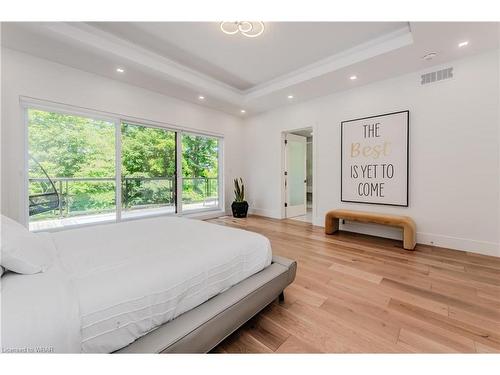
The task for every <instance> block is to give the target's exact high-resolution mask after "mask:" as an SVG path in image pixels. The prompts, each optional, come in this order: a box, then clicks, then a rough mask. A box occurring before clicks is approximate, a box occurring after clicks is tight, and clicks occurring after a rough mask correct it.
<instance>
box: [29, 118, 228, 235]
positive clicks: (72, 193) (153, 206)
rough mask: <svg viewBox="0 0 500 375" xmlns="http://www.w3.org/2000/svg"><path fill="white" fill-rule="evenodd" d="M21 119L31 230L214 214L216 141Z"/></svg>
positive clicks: (119, 126)
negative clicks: (159, 216) (24, 133)
mask: <svg viewBox="0 0 500 375" xmlns="http://www.w3.org/2000/svg"><path fill="white" fill-rule="evenodd" d="M27 118H28V138H29V139H28V148H29V149H28V152H29V171H28V206H29V224H30V229H31V230H45V229H50V228H57V227H64V226H70V225H80V224H87V223H95V222H102V221H114V220H121V219H127V218H132V217H139V216H147V215H152V214H155V215H157V214H175V213H182V212H195V211H198V210H210V209H218V208H220V205H221V198H220V190H221V189H220V187H219V184H220V181H219V176H220V173H219V169H220V139H219V138H217V137H211V136H206V135H199V134H192V133H184V132H183V131H180V130H172V129H166V128H163V127H152V126H148V125H145V124H137V123H131V122H126V121H120V119H109V120H99V119H98V116H96V117H95V118H92V116H89V117H83V116H76V115H71V114H63V113H58V112H49V111H43V110H38V109H28V110H27ZM178 159H179V160H178ZM179 187H180V188H179ZM178 195H179V196H178ZM181 202H182V204H181Z"/></svg>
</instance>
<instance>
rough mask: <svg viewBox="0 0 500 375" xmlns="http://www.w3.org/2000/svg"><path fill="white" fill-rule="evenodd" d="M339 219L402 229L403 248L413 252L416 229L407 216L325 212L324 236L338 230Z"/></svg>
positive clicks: (358, 212)
mask: <svg viewBox="0 0 500 375" xmlns="http://www.w3.org/2000/svg"><path fill="white" fill-rule="evenodd" d="M339 219H344V220H350V221H359V222H362V223H375V224H383V225H389V226H391V227H399V228H403V248H405V249H406V250H413V249H414V248H415V245H416V244H417V240H416V235H417V227H416V225H415V222H414V221H413V219H412V218H411V217H408V216H400V215H387V214H379V213H374V212H363V211H354V210H332V211H329V212H327V214H326V216H325V233H326V234H333V233H335V232H336V231H338V230H339Z"/></svg>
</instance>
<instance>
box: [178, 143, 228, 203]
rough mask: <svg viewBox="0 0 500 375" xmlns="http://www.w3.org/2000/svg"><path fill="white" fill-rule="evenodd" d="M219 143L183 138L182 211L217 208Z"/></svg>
mask: <svg viewBox="0 0 500 375" xmlns="http://www.w3.org/2000/svg"><path fill="white" fill-rule="evenodd" d="M218 156H219V140H218V139H217V138H213V137H206V136H199V135H189V134H183V135H182V207H183V210H184V211H189V210H197V209H203V208H210V207H218V206H219V178H218V176H219V165H218V161H219V157H218Z"/></svg>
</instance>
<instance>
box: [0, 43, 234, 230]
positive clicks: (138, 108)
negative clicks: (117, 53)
mask: <svg viewBox="0 0 500 375" xmlns="http://www.w3.org/2000/svg"><path fill="white" fill-rule="evenodd" d="M20 96H28V97H33V98H37V99H43V100H48V101H54V102H60V103H64V104H68V105H73V106H79V107H85V108H89V109H93V110H98V111H105V112H112V113H116V114H121V115H125V116H130V117H136V118H143V119H147V120H150V121H158V122H162V123H169V124H174V125H177V126H182V127H186V128H193V129H196V130H199V131H203V130H205V131H209V132H214V133H218V134H221V135H223V136H224V173H225V183H226V186H228V187H229V188H227V189H226V190H225V192H226V207H229V205H230V204H231V202H232V189H231V188H230V187H231V186H232V178H234V177H236V176H239V175H240V174H241V169H242V156H243V155H242V154H241V152H240V144H241V136H242V121H241V120H240V119H239V118H237V117H234V116H231V115H228V114H225V113H222V112H219V111H215V110H211V109H208V108H205V107H202V106H198V105H195V104H191V103H187V102H184V101H181V100H177V99H175V98H172V97H168V96H165V95H161V94H158V93H155V92H152V91H149V90H145V89H142V88H139V87H136V86H132V85H128V84H125V83H122V82H119V81H115V80H111V79H107V78H104V77H101V76H98V75H94V74H90V73H86V72H83V71H80V70H77V69H73V68H70V67H67V66H64V65H60V64H56V63H52V62H49V61H47V60H43V59H39V58H36V57H33V56H30V55H27V54H24V53H20V52H16V51H13V50H9V49H5V48H2V134H1V135H2V137H1V139H2V141H1V142H2V143H1V148H2V150H1V155H2V173H1V177H2V184H1V187H2V196H1V197H2V213H4V214H5V215H8V216H10V217H12V218H14V219H16V220H19V221H23V220H24V219H25V212H24V210H25V209H24V207H25V197H24V196H23V184H24V181H23V178H24V174H23V169H24V144H25V140H24V124H23V111H22V109H21V106H20V102H19V97H20Z"/></svg>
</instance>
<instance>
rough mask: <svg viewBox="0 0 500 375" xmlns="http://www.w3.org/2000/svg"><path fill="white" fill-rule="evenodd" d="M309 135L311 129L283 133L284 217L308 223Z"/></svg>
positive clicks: (310, 195)
mask: <svg viewBox="0 0 500 375" xmlns="http://www.w3.org/2000/svg"><path fill="white" fill-rule="evenodd" d="M313 136H314V134H313V131H312V128H305V129H300V130H294V131H289V132H285V133H284V163H283V167H284V170H283V178H284V184H283V186H284V192H283V197H284V200H285V204H284V206H285V215H284V216H285V217H286V218H290V219H294V220H300V221H305V222H309V223H311V222H312V208H313V182H314V181H313Z"/></svg>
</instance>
